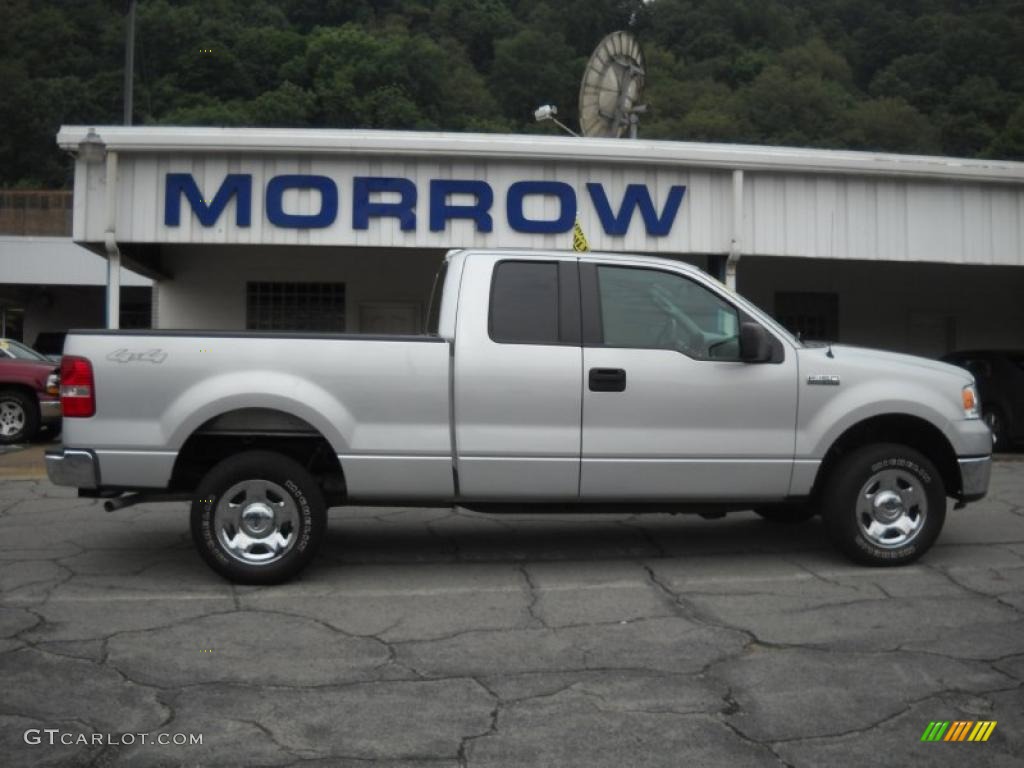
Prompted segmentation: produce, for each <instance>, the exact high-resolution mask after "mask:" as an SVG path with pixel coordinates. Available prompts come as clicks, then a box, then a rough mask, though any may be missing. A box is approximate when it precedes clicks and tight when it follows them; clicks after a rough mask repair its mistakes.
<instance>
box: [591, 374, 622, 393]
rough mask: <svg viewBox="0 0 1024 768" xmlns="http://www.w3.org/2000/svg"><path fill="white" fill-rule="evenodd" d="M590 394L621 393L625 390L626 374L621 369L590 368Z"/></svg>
mask: <svg viewBox="0 0 1024 768" xmlns="http://www.w3.org/2000/svg"><path fill="white" fill-rule="evenodd" d="M589 380H590V391H591V392H623V391H624V390H625V389H626V372H625V371H624V370H623V369H622V368H591V369H590V375H589Z"/></svg>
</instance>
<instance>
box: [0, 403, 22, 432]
mask: <svg viewBox="0 0 1024 768" xmlns="http://www.w3.org/2000/svg"><path fill="white" fill-rule="evenodd" d="M24 430H25V408H24V407H23V406H22V405H21V403H19V402H18V401H17V400H4V401H3V402H0V436H3V437H15V436H16V435H18V434H20V433H21V432H23V431H24Z"/></svg>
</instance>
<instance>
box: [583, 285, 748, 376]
mask: <svg viewBox="0 0 1024 768" xmlns="http://www.w3.org/2000/svg"><path fill="white" fill-rule="evenodd" d="M597 277H598V292H599V296H600V302H601V304H600V306H601V326H602V330H603V338H604V345H605V346H607V347H631V348H640V349H672V350H675V351H677V352H682V353H683V354H686V355H689V356H690V357H693V358H696V359H698V360H738V359H739V337H738V334H739V315H738V313H737V312H736V308H735V307H733V306H732V305H731V304H729V303H728V302H727V301H725V300H724V299H722V298H720V297H719V296H717V295H716V294H715V293H713V292H711V291H709V290H708V289H707V288H705V287H704V286H702V285H700V284H699V283H696V282H694V281H692V280H688V279H687V278H685V277H683V276H682V275H677V274H673V273H671V272H663V271H661V270H656V269H645V268H638V267H611V266H599V267H598V268H597Z"/></svg>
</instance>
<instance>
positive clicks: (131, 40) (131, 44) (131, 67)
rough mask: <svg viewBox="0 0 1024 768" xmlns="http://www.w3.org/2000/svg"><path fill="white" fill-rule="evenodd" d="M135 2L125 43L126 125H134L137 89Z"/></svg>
mask: <svg viewBox="0 0 1024 768" xmlns="http://www.w3.org/2000/svg"><path fill="white" fill-rule="evenodd" d="M135 2H136V0H129V2H128V30H127V32H126V33H125V42H124V124H125V125H131V124H132V90H133V89H134V87H135Z"/></svg>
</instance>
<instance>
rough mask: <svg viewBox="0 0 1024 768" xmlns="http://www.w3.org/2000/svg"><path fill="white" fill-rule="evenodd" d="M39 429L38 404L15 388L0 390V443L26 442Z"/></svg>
mask: <svg viewBox="0 0 1024 768" xmlns="http://www.w3.org/2000/svg"><path fill="white" fill-rule="evenodd" d="M38 431H39V406H38V405H36V402H35V400H34V399H33V398H31V397H29V396H28V395H27V394H25V393H24V392H21V391H19V390H17V389H7V390H4V391H2V392H0V445H12V444H14V443H27V442H28V441H30V440H32V438H34V437H35V436H36V433H37V432H38Z"/></svg>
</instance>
